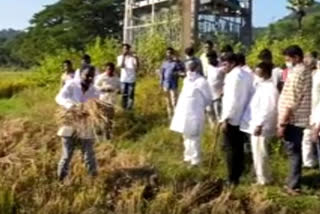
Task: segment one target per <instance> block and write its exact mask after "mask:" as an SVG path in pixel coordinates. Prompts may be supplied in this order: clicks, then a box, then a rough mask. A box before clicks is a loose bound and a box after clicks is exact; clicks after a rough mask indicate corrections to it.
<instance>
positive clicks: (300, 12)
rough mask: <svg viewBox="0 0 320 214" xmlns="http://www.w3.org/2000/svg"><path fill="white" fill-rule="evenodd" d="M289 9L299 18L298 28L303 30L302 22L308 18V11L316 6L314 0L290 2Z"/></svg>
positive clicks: (291, 0) (293, 0) (294, 0)
mask: <svg viewBox="0 0 320 214" xmlns="http://www.w3.org/2000/svg"><path fill="white" fill-rule="evenodd" d="M288 3H289V5H288V6H287V8H288V9H289V10H291V11H293V12H294V13H295V14H296V16H297V21H298V27H299V29H302V20H303V18H304V17H305V16H306V9H307V8H310V7H311V6H313V5H314V3H315V1H314V0H288Z"/></svg>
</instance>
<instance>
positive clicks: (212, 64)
mask: <svg viewBox="0 0 320 214" xmlns="http://www.w3.org/2000/svg"><path fill="white" fill-rule="evenodd" d="M207 58H208V61H209V66H208V71H207V72H208V73H207V81H208V83H209V86H210V89H211V93H212V105H210V111H209V113H210V117H209V118H210V119H209V121H210V123H211V125H213V123H214V121H217V122H218V121H220V117H221V103H222V99H221V98H222V94H223V84H224V77H225V72H224V71H223V70H222V69H221V68H220V67H218V64H219V62H218V56H217V53H216V52H215V51H211V52H210V53H208V55H207ZM211 120H212V121H211Z"/></svg>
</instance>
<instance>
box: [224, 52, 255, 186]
mask: <svg viewBox="0 0 320 214" xmlns="http://www.w3.org/2000/svg"><path fill="white" fill-rule="evenodd" d="M221 60H222V65H223V67H224V68H225V72H226V73H227V75H226V77H225V81H224V87H223V93H224V95H223V98H222V116H221V121H220V122H221V124H222V130H223V148H224V151H225V153H226V162H227V170H228V182H229V184H230V185H238V184H239V181H240V177H241V175H242V172H243V170H244V140H245V139H244V134H243V133H242V132H241V131H240V128H239V126H240V120H241V117H242V115H243V113H244V111H245V109H246V107H247V105H248V103H249V99H250V95H251V89H252V84H253V77H252V75H251V74H249V73H248V72H246V71H243V70H242V69H241V67H240V66H239V65H238V64H237V55H235V54H233V53H228V54H225V55H224V56H223V57H222V59H221Z"/></svg>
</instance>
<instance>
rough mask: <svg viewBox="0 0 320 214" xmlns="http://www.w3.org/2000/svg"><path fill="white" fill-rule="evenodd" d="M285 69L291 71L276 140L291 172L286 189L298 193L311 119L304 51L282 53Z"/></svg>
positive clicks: (292, 49) (309, 82)
mask: <svg viewBox="0 0 320 214" xmlns="http://www.w3.org/2000/svg"><path fill="white" fill-rule="evenodd" d="M284 56H285V59H286V62H287V65H288V67H292V69H291V70H290V72H289V74H288V78H287V81H286V82H285V85H284V88H283V91H282V94H281V95H280V99H279V106H278V108H279V115H278V137H279V138H281V139H282V140H283V142H284V144H285V147H286V150H287V153H288V157H289V164H290V172H289V177H288V180H287V185H286V186H285V189H286V190H287V192H288V193H289V194H292V195H296V194H298V193H299V192H300V181H301V170H302V138H303V131H304V129H305V128H306V127H308V126H309V122H310V121H309V117H310V115H311V90H312V74H311V72H310V71H308V70H307V69H306V67H305V65H304V64H303V57H304V54H303V51H302V49H301V48H300V47H299V46H297V45H293V46H290V47H288V48H287V49H286V50H285V51H284Z"/></svg>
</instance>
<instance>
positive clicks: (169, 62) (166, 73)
mask: <svg viewBox="0 0 320 214" xmlns="http://www.w3.org/2000/svg"><path fill="white" fill-rule="evenodd" d="M183 70H184V67H183V64H182V63H180V62H179V61H178V60H177V58H176V57H175V50H174V49H173V48H171V47H169V48H167V51H166V60H165V61H164V62H163V64H162V66H161V71H160V85H161V88H162V89H163V92H164V93H165V95H166V102H167V111H168V117H169V119H171V118H172V116H173V111H174V108H175V106H176V103H177V94H178V79H179V73H180V72H182V71H183Z"/></svg>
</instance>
